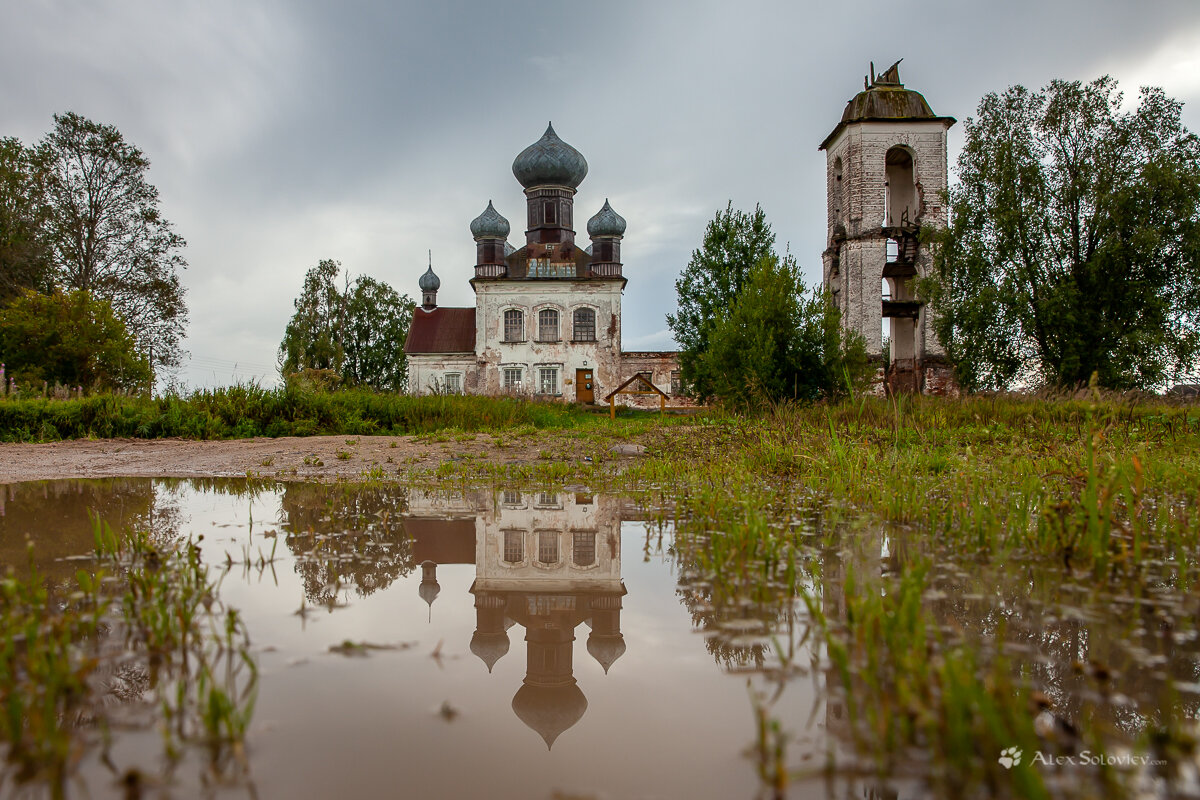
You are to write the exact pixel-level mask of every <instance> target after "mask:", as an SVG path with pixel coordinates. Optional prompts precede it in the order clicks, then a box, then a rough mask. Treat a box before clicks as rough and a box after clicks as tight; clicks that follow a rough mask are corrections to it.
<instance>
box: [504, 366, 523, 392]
mask: <svg viewBox="0 0 1200 800" xmlns="http://www.w3.org/2000/svg"><path fill="white" fill-rule="evenodd" d="M511 372H515V373H517V380H516V383H515V384H514V383H509V380H508V376H509V373H511ZM500 388H501V389H502V390H504V391H506V392H520V391H523V390H524V389H525V367H523V366H521V365H520V364H509V365H505V366H501V367H500Z"/></svg>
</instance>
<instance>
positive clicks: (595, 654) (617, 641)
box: [587, 633, 625, 675]
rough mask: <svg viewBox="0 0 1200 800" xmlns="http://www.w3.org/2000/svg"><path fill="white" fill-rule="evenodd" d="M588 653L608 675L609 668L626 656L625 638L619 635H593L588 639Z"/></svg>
mask: <svg viewBox="0 0 1200 800" xmlns="http://www.w3.org/2000/svg"><path fill="white" fill-rule="evenodd" d="M587 651H588V652H589V653H591V654H592V658H594V659H596V660H597V661H599V662H600V666H602V667H604V674H605V675H607V674H608V668H609V667H611V666H612V665H613V663H614V662H615V661H616V660H617V659H618V658H620V657H621V656H622V655H624V654H625V637H624V636H622V635H621V634H619V633H618V634H617V635H616V636H597V635H596V634H594V633H593V634H592V635H591V636H589V637H588V643H587Z"/></svg>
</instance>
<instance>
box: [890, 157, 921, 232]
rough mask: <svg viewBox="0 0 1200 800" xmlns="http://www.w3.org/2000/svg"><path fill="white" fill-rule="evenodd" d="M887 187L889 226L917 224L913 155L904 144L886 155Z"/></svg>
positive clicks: (907, 226)
mask: <svg viewBox="0 0 1200 800" xmlns="http://www.w3.org/2000/svg"><path fill="white" fill-rule="evenodd" d="M884 166H885V172H886V183H885V186H886V187H887V202H886V206H887V217H886V221H885V223H884V225H885V226H886V227H889V228H910V227H913V226H915V225H916V224H917V210H918V207H919V204H918V198H917V184H916V177H915V171H914V169H913V155H912V151H910V150H909V149H908V148H907V147H905V146H904V145H895V146H894V147H892V148H890V149H889V150H888V151H887V155H886V156H884Z"/></svg>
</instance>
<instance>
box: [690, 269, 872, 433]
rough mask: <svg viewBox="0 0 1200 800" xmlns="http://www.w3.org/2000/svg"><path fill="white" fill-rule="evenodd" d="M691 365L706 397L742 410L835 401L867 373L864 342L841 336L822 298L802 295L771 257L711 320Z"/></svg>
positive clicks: (795, 279) (793, 275)
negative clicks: (703, 380) (705, 343)
mask: <svg viewBox="0 0 1200 800" xmlns="http://www.w3.org/2000/svg"><path fill="white" fill-rule="evenodd" d="M698 360H699V362H700V370H699V371H700V372H702V373H703V374H706V375H709V376H711V380H712V394H713V396H714V397H716V398H719V399H721V400H723V401H725V402H727V403H729V404H731V405H733V406H735V407H738V408H743V409H750V408H755V407H758V406H761V405H764V404H771V403H775V402H778V401H780V400H801V401H812V400H816V399H818V398H821V397H836V396H838V395H841V394H845V393H847V392H848V391H850V390H851V389H852V388H853V387H855V386H857V385H859V384H861V382H862V381H863V380H864V379H865V378H866V377H867V375H868V373H869V371H870V369H869V366H868V363H867V349H866V342H865V341H863V339H862V337H861V336H859V335H857V334H852V333H850V332H848V331H844V330H843V329H842V326H841V314H840V312H839V311H838V309H837V307H836V306H835V305H834V304H833V303H832V302H830V300H829V298H828V296H827V295H826V294H825V293H824V292H822V291H820V290H819V289H816V288H814V289H813V290H812V291H811V292H809V291H808V290H807V289H806V288H805V286H804V282H803V281H802V280H801V277H800V273H799V270H798V269H797V267H796V264H795V262H794V261H793V260H792V259H791V258H784V259H782V260H781V259H779V258H777V257H776V256H773V255H769V256H764V257H763V258H761V259H760V260H759V262H758V264H757V265H755V267H754V268H753V269H752V270H751V271H750V274H749V276H747V279H746V283H745V284H744V286H743V287H742V290H741V291H740V292H739V293H738V295H737V296H736V297H735V298H734V300H733V303H732V306H731V307H730V309H729V313H728V314H726V315H723V316H719V317H717V318H716V319H715V321H714V322H713V324H712V325H711V327H710V329H709V348H708V350H707V351H705V352H704V353H701V354H700V356H699V359H698Z"/></svg>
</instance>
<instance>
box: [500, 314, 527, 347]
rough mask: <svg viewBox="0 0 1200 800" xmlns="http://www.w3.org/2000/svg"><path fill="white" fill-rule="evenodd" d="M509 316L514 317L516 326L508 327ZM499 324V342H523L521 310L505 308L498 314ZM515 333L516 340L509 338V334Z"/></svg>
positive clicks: (523, 320)
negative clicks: (513, 315)
mask: <svg viewBox="0 0 1200 800" xmlns="http://www.w3.org/2000/svg"><path fill="white" fill-rule="evenodd" d="M510 314H515V315H516V317H515V318H516V321H517V322H516V324H515V325H510V324H509V320H510V319H511V317H510V316H509V315H510ZM500 322H501V328H502V330H501V339H500V341H501V342H509V343H514V344H515V343H518V342H523V341H525V310H524V309H522V308H506V309H504V311H503V312H502V313H501V314H500ZM513 331H515V333H516V338H512V337H511V335H510V334H511V332H513Z"/></svg>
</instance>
